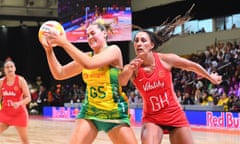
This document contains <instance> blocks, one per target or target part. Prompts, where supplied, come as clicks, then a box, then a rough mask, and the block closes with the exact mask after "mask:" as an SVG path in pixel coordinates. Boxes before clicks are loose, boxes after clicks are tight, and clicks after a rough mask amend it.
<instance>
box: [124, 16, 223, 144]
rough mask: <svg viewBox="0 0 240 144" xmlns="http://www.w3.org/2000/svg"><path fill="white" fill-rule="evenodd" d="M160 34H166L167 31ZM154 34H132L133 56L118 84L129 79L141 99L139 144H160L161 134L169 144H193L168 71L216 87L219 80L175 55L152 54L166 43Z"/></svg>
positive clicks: (194, 64)
mask: <svg viewBox="0 0 240 144" xmlns="http://www.w3.org/2000/svg"><path fill="white" fill-rule="evenodd" d="M185 20H187V19H179V21H178V22H179V23H175V25H174V24H169V25H168V26H172V27H174V26H177V25H178V24H182V23H183V22H184V21H185ZM170 28H171V27H170ZM173 29H174V28H173ZM164 30H165V31H164V32H170V29H167V28H166V29H164ZM168 30H169V31H168ZM158 34H160V35H156V33H153V32H149V31H144V30H142V31H140V32H138V33H137V34H136V36H135V38H134V42H133V43H134V44H133V45H134V49H135V53H136V55H137V56H136V58H135V59H133V60H132V61H131V62H130V63H129V64H127V65H125V66H124V68H123V70H122V72H121V74H120V75H119V82H120V84H121V85H126V84H127V83H128V80H129V79H131V80H132V82H133V84H134V85H135V87H136V88H137V89H138V91H139V93H140V95H141V96H142V98H143V117H142V122H143V127H142V132H141V141H142V143H143V144H160V143H161V141H162V137H163V134H164V132H165V131H167V132H169V134H170V135H169V138H170V142H171V144H193V138H192V135H191V129H190V126H189V123H188V120H187V118H186V116H185V113H184V111H183V110H182V107H181V105H180V104H179V102H178V100H177V97H176V94H175V92H174V88H173V83H172V75H171V69H172V68H173V67H175V68H180V69H183V70H187V71H192V72H195V73H197V74H198V75H201V76H202V77H204V78H206V79H208V80H209V81H211V82H212V83H213V84H220V83H221V81H222V77H221V76H219V75H218V74H217V73H212V74H209V73H208V72H207V71H206V70H205V69H204V68H203V67H202V66H200V65H199V64H197V63H195V62H192V61H190V60H187V59H185V58H182V57H179V56H178V55H176V54H171V53H168V54H167V53H166V54H163V53H158V52H154V49H156V48H157V47H158V46H160V45H161V44H162V43H163V42H165V41H166V40H168V39H170V36H169V37H167V36H168V35H167V33H165V34H166V35H161V34H162V33H160V32H159V33H158ZM161 36H162V37H161ZM159 38H160V39H159Z"/></svg>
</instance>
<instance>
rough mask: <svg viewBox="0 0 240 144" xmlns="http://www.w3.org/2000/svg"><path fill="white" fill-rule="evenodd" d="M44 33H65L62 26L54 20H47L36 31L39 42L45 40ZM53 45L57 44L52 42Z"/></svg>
mask: <svg viewBox="0 0 240 144" xmlns="http://www.w3.org/2000/svg"><path fill="white" fill-rule="evenodd" d="M46 33H56V34H60V35H65V31H64V28H63V26H62V25H61V24H60V23H59V22H57V21H54V20H49V21H46V22H44V23H43V24H42V25H41V27H40V29H39V31H38V39H39V41H40V42H41V43H43V42H44V43H45V42H46V40H47V36H46V35H45V34H46ZM52 46H53V47H55V46H57V44H52Z"/></svg>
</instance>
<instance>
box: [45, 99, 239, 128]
mask: <svg viewBox="0 0 240 144" xmlns="http://www.w3.org/2000/svg"><path fill="white" fill-rule="evenodd" d="M141 106H142V105H141V104H140V105H139V104H138V105H131V107H130V113H131V120H132V121H133V122H135V123H141V117H142V107H141ZM80 108H81V104H80V103H73V104H71V103H65V104H64V107H51V106H46V107H44V109H43V115H44V116H47V117H52V118H75V116H76V115H77V114H78V112H79V110H80ZM183 109H184V111H185V113H186V116H187V118H188V120H189V122H190V124H191V125H198V126H208V127H218V128H233V129H235V128H237V129H239V128H240V113H239V112H223V108H222V107H219V106H200V105H187V106H186V105H185V106H183Z"/></svg>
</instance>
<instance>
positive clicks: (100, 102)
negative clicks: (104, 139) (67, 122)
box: [42, 20, 137, 144]
mask: <svg viewBox="0 0 240 144" xmlns="http://www.w3.org/2000/svg"><path fill="white" fill-rule="evenodd" d="M100 22H101V23H100ZM107 28H109V25H105V24H104V23H102V20H101V21H96V22H95V23H93V24H90V25H89V27H88V28H87V36H88V44H89V46H90V47H91V48H92V50H93V52H87V53H84V52H82V51H81V50H79V49H78V48H76V47H75V46H74V45H73V44H71V43H70V42H69V41H68V40H67V38H66V37H65V36H63V35H57V34H54V33H48V34H46V37H47V43H44V42H42V45H43V47H44V49H45V52H46V55H47V60H48V64H49V67H50V70H51V73H52V74H53V76H54V78H55V79H58V80H65V79H68V78H71V77H73V76H76V75H78V74H80V73H82V77H83V80H84V82H85V83H86V85H87V86H86V93H85V96H86V97H85V100H84V102H83V104H82V107H81V111H80V113H79V114H78V116H77V120H76V127H75V129H74V131H73V134H72V137H71V141H70V143H71V144H80V143H81V144H91V143H93V141H94V139H95V138H96V136H97V134H98V131H105V132H106V133H108V136H109V137H110V139H111V141H112V142H113V143H119V144H137V139H136V137H135V134H134V132H133V130H132V128H131V127H130V118H129V111H128V107H129V106H128V100H127V96H126V95H125V93H123V92H122V88H121V86H120V85H119V83H118V74H119V73H120V70H121V68H122V67H123V61H122V53H121V50H120V48H119V47H118V46H117V45H108V44H107V38H108V35H107V34H108V30H107ZM52 42H53V43H56V44H58V45H59V46H60V47H62V48H63V49H64V50H65V51H66V52H67V53H68V54H69V56H71V58H72V59H73V61H72V62H69V63H68V64H66V65H61V64H60V63H59V61H58V59H57V57H56V55H55V53H54V50H53V48H52V47H51V43H52Z"/></svg>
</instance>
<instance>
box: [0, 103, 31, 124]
mask: <svg viewBox="0 0 240 144" xmlns="http://www.w3.org/2000/svg"><path fill="white" fill-rule="evenodd" d="M28 118H29V116H28V112H27V109H26V108H24V107H19V108H18V109H14V108H4V107H2V109H1V110H0V123H5V124H8V125H12V126H22V127H26V126H27V125H28Z"/></svg>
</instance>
